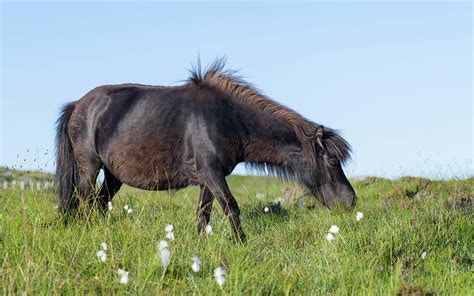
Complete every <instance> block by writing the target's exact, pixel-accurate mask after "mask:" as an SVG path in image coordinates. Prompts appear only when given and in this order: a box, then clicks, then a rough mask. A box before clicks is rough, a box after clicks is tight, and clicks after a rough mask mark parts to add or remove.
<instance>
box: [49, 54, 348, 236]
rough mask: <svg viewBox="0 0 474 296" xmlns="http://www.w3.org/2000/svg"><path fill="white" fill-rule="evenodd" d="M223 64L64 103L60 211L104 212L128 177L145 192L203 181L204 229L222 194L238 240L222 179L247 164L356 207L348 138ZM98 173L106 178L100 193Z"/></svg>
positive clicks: (200, 214) (200, 216) (328, 201)
mask: <svg viewBox="0 0 474 296" xmlns="http://www.w3.org/2000/svg"><path fill="white" fill-rule="evenodd" d="M224 63H225V62H224V60H223V59H219V60H216V61H215V62H214V63H213V64H212V65H210V67H208V68H207V69H205V70H201V67H200V65H199V63H198V67H197V68H196V69H193V70H192V71H191V78H189V80H188V81H187V82H186V83H185V84H184V85H180V86H171V87H163V86H148V85H139V84H122V85H106V86H100V87H97V88H95V89H93V90H92V91H90V92H89V93H87V94H86V95H85V96H84V97H82V98H81V99H80V100H78V101H76V102H73V103H69V104H67V105H66V106H65V107H64V108H63V110H62V113H61V116H60V118H59V119H58V127H57V139H56V140H57V170H56V176H57V178H58V184H59V205H60V212H61V214H62V215H63V216H65V217H69V216H71V214H74V213H76V212H77V209H78V206H79V204H80V201H83V202H85V201H87V202H85V203H84V204H89V203H90V202H97V204H98V205H99V207H101V208H102V209H103V208H105V207H106V205H107V202H108V201H110V200H111V199H112V197H113V196H114V194H115V193H117V191H118V190H119V189H120V186H121V185H122V183H124V184H127V185H129V186H132V187H136V188H141V189H149V190H168V189H179V188H183V187H186V186H189V185H197V186H200V188H201V193H200V196H199V203H198V207H197V228H198V232H200V233H201V232H202V231H203V229H204V227H205V226H206V225H207V224H208V223H209V217H210V213H211V208H212V202H213V199H214V198H216V199H217V201H218V202H219V204H220V205H221V207H222V209H223V210H224V213H225V215H226V216H228V217H229V220H230V222H231V226H232V229H233V231H234V236H235V237H236V238H237V239H240V240H244V239H245V235H244V233H243V231H242V228H241V225H240V219H239V214H240V210H239V207H238V205H237V201H236V200H235V198H234V197H233V196H232V193H231V192H230V190H229V187H228V186H227V183H226V179H225V177H226V176H227V175H229V174H230V173H231V172H232V170H233V169H234V168H235V166H236V165H237V164H238V163H241V162H245V163H247V164H248V165H249V166H250V167H251V168H256V169H258V170H266V171H269V172H270V173H274V174H276V175H279V176H281V177H284V178H292V179H296V180H297V181H299V182H300V183H301V184H303V185H304V186H306V188H307V189H308V190H309V192H311V194H312V195H314V196H317V197H318V198H319V199H320V200H321V201H322V202H323V203H324V204H325V205H326V206H328V207H332V206H334V205H335V204H340V205H342V206H343V207H346V208H351V207H352V206H353V205H354V203H355V197H356V196H355V193H354V190H353V188H352V186H351V185H350V183H349V182H348V180H347V178H346V176H345V175H344V172H343V170H342V167H341V164H343V163H344V161H345V160H347V159H348V157H349V155H350V147H349V145H348V143H347V142H346V141H345V140H344V139H343V138H341V137H340V136H339V135H338V134H337V132H335V131H334V130H332V129H329V128H323V126H322V125H318V124H316V123H314V122H311V121H309V120H307V119H305V118H304V117H303V116H301V115H299V114H298V113H296V112H295V111H293V110H290V109H288V108H286V107H284V106H282V105H280V104H278V103H276V102H275V101H273V100H271V99H269V98H268V97H266V96H264V95H263V94H261V93H260V92H259V91H258V90H257V89H255V88H254V87H253V86H252V85H250V84H249V83H247V82H245V81H244V80H242V79H241V78H239V77H237V76H236V75H235V72H231V71H226V70H224ZM100 169H103V170H104V175H105V176H104V182H103V184H102V187H101V189H100V192H99V194H98V196H94V194H93V188H94V184H95V181H96V178H97V175H98V172H99V170H100Z"/></svg>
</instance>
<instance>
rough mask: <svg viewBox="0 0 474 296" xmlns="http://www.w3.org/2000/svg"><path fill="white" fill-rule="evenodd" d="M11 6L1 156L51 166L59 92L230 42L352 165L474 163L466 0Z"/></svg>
mask: <svg viewBox="0 0 474 296" xmlns="http://www.w3.org/2000/svg"><path fill="white" fill-rule="evenodd" d="M1 9H2V13H1V25H2V29H1V33H2V35H1V51H2V52H1V76H2V77H1V81H2V91H1V103H2V105H1V128H0V130H1V135H0V137H1V151H0V164H1V165H9V166H12V165H15V164H16V165H17V167H18V166H19V165H23V168H38V163H39V166H41V167H43V168H46V169H49V170H51V169H52V168H53V167H54V164H53V153H52V151H53V149H54V122H55V120H56V118H57V116H58V110H59V108H60V106H61V105H62V104H64V103H66V102H69V101H72V100H76V99H78V98H80V97H81V96H82V95H84V94H85V93H86V92H87V91H88V90H90V89H92V88H93V87H95V86H98V85H101V84H113V83H123V82H137V83H144V84H156V85H169V84H179V83H180V81H181V80H184V79H186V78H187V76H188V73H187V71H186V69H188V68H190V65H191V63H193V62H195V61H196V59H197V56H198V54H200V55H201V59H202V61H203V63H204V64H206V63H208V62H210V61H212V60H213V59H214V58H215V57H217V56H221V55H226V56H227V57H228V61H229V67H230V68H236V69H241V74H242V75H244V76H245V77H246V78H247V79H248V80H249V81H250V82H252V83H254V84H256V85H257V86H258V87H259V88H260V89H262V90H263V91H264V92H265V93H266V94H267V95H269V96H270V97H272V98H274V99H276V100H277V101H279V102H281V103H283V104H285V105H287V106H289V107H291V108H293V109H295V110H296V111H298V112H300V113H302V114H303V115H305V116H306V117H308V118H309V119H311V120H313V121H315V122H318V123H322V124H324V125H327V126H330V127H333V128H337V129H340V130H341V131H342V133H343V135H344V136H345V137H346V138H347V140H348V141H349V142H350V143H351V144H352V146H353V148H354V157H353V160H352V161H351V162H350V163H349V164H348V165H347V167H346V171H347V173H348V175H349V176H360V175H378V176H385V177H397V176H400V175H421V176H428V177H438V178H448V177H466V176H468V175H472V174H473V163H472V158H473V150H472V149H473V142H472V138H473V103H472V4H471V3H469V2H465V3H431V2H427V3H418V4H413V3H407V2H404V3H402V2H400V3H375V2H374V3H298V4H294V3H293V4H291V3H259V4H252V3H210V2H208V3H149V2H148V3H131V2H129V3H123V2H122V3H120V2H117V3H94V2H83V3H58V2H56V3H54V2H52V3H51V2H50V3H47V2H43V3H36V4H34V3H13V2H12V3H8V2H7V3H5V2H3V3H2V4H1ZM27 149H29V152H27ZM46 151H48V152H46ZM45 153H47V154H45ZM17 155H18V157H17ZM35 158H37V160H36V161H34V159H35ZM23 159H27V160H26V161H23ZM237 172H244V170H243V169H242V168H238V170H237Z"/></svg>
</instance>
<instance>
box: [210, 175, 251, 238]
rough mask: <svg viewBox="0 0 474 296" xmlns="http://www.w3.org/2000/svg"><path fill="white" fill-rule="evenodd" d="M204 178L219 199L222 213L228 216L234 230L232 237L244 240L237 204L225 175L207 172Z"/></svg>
mask: <svg viewBox="0 0 474 296" xmlns="http://www.w3.org/2000/svg"><path fill="white" fill-rule="evenodd" d="M205 180H206V185H207V187H208V188H209V190H210V191H211V192H212V194H213V195H214V197H216V198H217V200H218V201H219V204H220V205H221V207H222V209H223V210H224V214H225V215H226V216H227V217H228V218H229V221H230V225H231V227H232V231H233V232H234V239H235V240H236V241H238V242H244V241H245V240H246V236H245V234H244V232H243V230H242V226H241V224H240V209H239V205H238V204H237V201H236V200H235V198H234V196H233V195H232V193H231V192H230V189H229V186H228V185H227V182H226V180H225V177H224V176H223V175H221V174H216V173H213V172H208V174H206V176H205Z"/></svg>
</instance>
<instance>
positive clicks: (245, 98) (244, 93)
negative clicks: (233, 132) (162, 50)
mask: <svg viewBox="0 0 474 296" xmlns="http://www.w3.org/2000/svg"><path fill="white" fill-rule="evenodd" d="M225 63H226V58H225V57H222V58H218V59H216V60H215V61H214V62H213V63H211V64H210V65H209V66H208V67H206V68H204V69H203V68H202V67H201V63H200V60H199V59H198V62H197V65H196V66H193V68H192V69H191V70H190V73H191V77H190V78H189V79H188V81H189V82H190V83H194V84H205V85H209V86H212V87H214V88H216V89H218V90H219V91H221V92H223V93H225V94H227V95H228V96H229V97H231V98H233V99H236V100H238V101H239V102H240V103H243V104H247V105H251V106H254V107H256V108H257V109H259V110H262V111H264V112H267V113H269V114H271V115H272V116H273V117H275V118H277V119H279V120H280V121H282V122H285V123H287V124H288V125H289V126H290V127H291V128H292V129H293V130H294V132H295V134H296V136H297V138H298V140H299V141H300V142H301V145H302V146H303V149H304V151H305V154H306V155H307V157H308V159H309V161H310V163H311V164H312V165H314V164H315V163H316V160H315V155H316V145H317V144H316V130H317V128H318V127H319V126H320V125H318V124H316V123H314V122H311V121H309V120H308V119H306V118H304V117H303V116H302V115H300V114H298V113H297V112H295V111H293V110H291V109H290V108H287V107H285V106H283V105H281V104H279V103H277V102H275V101H274V100H272V99H270V98H268V97H267V96H265V95H264V94H262V93H261V92H260V91H259V90H258V89H257V88H256V87H254V86H253V85H252V84H250V83H248V82H247V81H245V80H244V79H243V78H242V77H241V76H238V75H237V71H233V70H226V69H224V67H225ZM324 131H325V132H324V137H323V140H324V142H325V150H326V151H327V152H328V153H329V154H331V155H333V156H334V157H337V159H338V160H339V161H341V162H345V161H346V160H347V159H349V158H350V152H351V149H350V146H349V144H348V143H347V142H346V141H345V140H344V139H343V138H342V137H341V136H339V134H338V133H337V132H336V131H335V130H332V129H329V128H325V129H324ZM258 167H259V166H258V165H256V168H258ZM265 167H266V168H267V169H269V168H270V167H269V166H268V165H265ZM270 170H272V171H274V172H276V169H275V168H270ZM281 173H282V174H283V175H287V176H288V175H291V173H290V174H289V172H288V171H287V170H286V169H285V170H284V171H283V172H280V173H278V172H277V174H281Z"/></svg>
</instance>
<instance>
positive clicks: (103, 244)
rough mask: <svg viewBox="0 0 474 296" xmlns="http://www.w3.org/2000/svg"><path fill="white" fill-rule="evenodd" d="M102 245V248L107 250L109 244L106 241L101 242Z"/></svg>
mask: <svg viewBox="0 0 474 296" xmlns="http://www.w3.org/2000/svg"><path fill="white" fill-rule="evenodd" d="M100 246H101V247H102V250H104V251H107V249H108V246H107V244H106V243H105V242H102V243H101V244H100Z"/></svg>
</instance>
